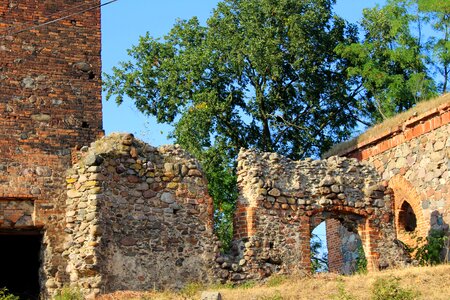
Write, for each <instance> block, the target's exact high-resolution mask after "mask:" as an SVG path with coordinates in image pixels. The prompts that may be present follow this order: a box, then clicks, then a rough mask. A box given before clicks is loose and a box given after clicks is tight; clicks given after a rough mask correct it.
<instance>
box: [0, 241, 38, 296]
mask: <svg viewBox="0 0 450 300" xmlns="http://www.w3.org/2000/svg"><path fill="white" fill-rule="evenodd" d="M41 242H42V235H41V234H39V233H30V234H29V233H27V234H8V235H5V234H0V270H1V271H0V288H4V287H6V288H7V289H8V291H9V293H12V294H14V295H16V296H19V297H20V299H21V300H22V299H24V300H27V299H30V300H34V299H39V268H40V250H41Z"/></svg>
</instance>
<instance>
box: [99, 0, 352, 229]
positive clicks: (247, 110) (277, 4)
mask: <svg viewBox="0 0 450 300" xmlns="http://www.w3.org/2000/svg"><path fill="white" fill-rule="evenodd" d="M334 3H335V1H334V0H279V1H274V0H226V1H223V2H220V3H219V4H218V6H217V8H216V9H215V10H214V11H213V14H212V16H211V17H210V18H209V19H208V21H207V25H206V26H201V25H200V24H199V21H198V20H197V18H192V19H190V20H180V21H178V22H177V23H176V24H175V25H174V27H173V28H172V29H171V31H170V32H169V33H168V34H167V35H166V36H164V38H163V39H155V38H153V37H151V36H150V35H149V34H147V35H146V36H144V37H141V38H140V41H139V44H138V45H137V46H134V47H132V48H131V49H130V50H129V52H128V54H129V56H130V60H129V61H127V62H122V63H121V64H120V66H118V67H115V68H114V69H113V71H112V74H110V75H108V74H106V75H105V76H104V77H105V81H104V88H105V90H106V91H107V98H108V99H109V98H111V97H115V99H116V101H117V103H118V104H120V103H122V100H123V97H124V96H128V97H130V98H132V99H133V100H134V101H135V105H136V107H137V108H138V109H139V110H140V111H142V112H144V113H146V114H148V115H154V116H156V118H157V120H158V121H159V122H164V123H169V124H172V125H173V126H174V131H173V133H172V137H173V138H174V139H175V140H176V142H177V143H179V144H181V145H182V146H183V147H184V148H185V149H187V150H188V151H189V152H191V153H192V154H193V155H194V156H196V157H197V158H198V159H199V160H200V162H201V163H202V165H203V167H204V170H205V173H206V174H207V177H208V180H209V189H210V193H211V194H212V195H213V198H214V202H215V207H216V209H217V212H218V213H217V214H216V217H217V221H224V220H225V221H226V222H225V224H221V223H219V225H218V230H223V231H225V232H230V230H229V225H230V220H231V219H230V218H228V219H227V216H228V217H229V216H230V212H231V211H232V210H233V205H234V202H235V199H236V195H237V193H236V187H235V186H236V184H235V183H236V177H235V174H234V160H235V158H236V156H237V153H238V151H239V149H240V147H246V148H249V147H254V148H257V149H260V150H263V151H274V152H275V151H276V152H279V153H281V154H284V155H287V156H289V157H291V158H294V159H298V158H302V157H305V156H308V155H318V154H320V153H322V152H324V151H326V150H327V149H328V148H329V147H330V146H331V145H332V144H334V143H336V142H339V141H342V140H344V139H347V138H348V137H349V135H350V133H351V132H352V130H353V128H354V127H355V125H356V121H357V114H358V111H357V105H356V101H355V97H354V95H353V94H349V93H348V91H349V86H348V85H349V82H348V80H347V76H346V73H345V70H346V68H347V65H346V60H342V59H340V57H339V56H338V55H337V54H336V53H335V52H334V48H335V47H336V46H337V45H338V44H344V45H346V44H350V43H353V42H354V41H356V38H355V36H356V29H355V27H354V26H349V25H348V24H347V23H346V22H345V21H344V20H343V19H341V18H339V17H337V16H335V15H334V14H333V12H332V5H333V4H334ZM224 216H225V217H224ZM222 225H223V226H222Z"/></svg>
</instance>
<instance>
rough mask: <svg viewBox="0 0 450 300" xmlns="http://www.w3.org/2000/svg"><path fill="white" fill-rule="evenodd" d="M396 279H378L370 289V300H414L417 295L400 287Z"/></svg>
mask: <svg viewBox="0 0 450 300" xmlns="http://www.w3.org/2000/svg"><path fill="white" fill-rule="evenodd" d="M399 281H400V279H399V278H398V277H392V276H390V277H388V278H378V279H377V280H376V281H375V283H374V285H373V287H372V297H371V299H372V300H386V299H389V300H414V299H417V297H418V293H417V292H415V291H413V290H411V289H406V288H402V287H400V284H399Z"/></svg>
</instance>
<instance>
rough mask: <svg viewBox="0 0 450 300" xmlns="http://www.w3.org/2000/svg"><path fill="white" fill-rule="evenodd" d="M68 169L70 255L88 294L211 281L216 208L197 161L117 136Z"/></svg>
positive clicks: (174, 149) (75, 277)
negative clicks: (214, 208)
mask: <svg viewBox="0 0 450 300" xmlns="http://www.w3.org/2000/svg"><path fill="white" fill-rule="evenodd" d="M82 150H83V151H84V152H81V154H82V159H81V160H80V162H79V163H78V164H76V165H75V166H74V168H73V169H72V170H71V171H70V172H69V174H68V177H67V181H68V183H69V186H68V188H69V190H68V196H69V198H68V200H67V213H66V216H67V217H66V223H67V227H66V231H67V232H69V233H70V234H69V237H68V238H67V241H66V251H65V252H64V256H65V257H67V258H68V260H69V264H68V270H69V272H70V276H71V282H72V284H75V285H78V286H81V287H82V288H83V289H84V292H85V293H89V292H91V293H99V292H111V291H116V290H149V289H153V288H157V289H159V288H180V287H182V286H183V285H185V284H187V283H189V282H208V281H211V280H212V279H213V274H212V267H213V264H214V259H215V257H216V254H217V253H218V247H217V239H216V238H215V237H214V234H213V224H212V219H213V216H212V214H213V206H212V200H211V198H210V196H209V195H208V193H207V187H206V180H205V178H204V176H203V174H202V172H201V170H200V169H199V166H198V163H197V162H196V160H194V159H193V158H192V157H191V156H189V155H188V154H187V153H186V152H184V151H183V150H181V149H180V147H179V146H163V147H160V148H158V149H156V148H153V147H151V146H149V145H147V144H144V143H142V142H140V141H138V140H134V139H133V137H132V135H124V134H112V135H110V136H108V137H105V138H103V139H101V140H99V141H97V142H96V143H94V144H92V146H91V147H90V148H89V149H82Z"/></svg>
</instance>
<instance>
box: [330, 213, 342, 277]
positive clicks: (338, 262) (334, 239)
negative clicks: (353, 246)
mask: <svg viewBox="0 0 450 300" xmlns="http://www.w3.org/2000/svg"><path fill="white" fill-rule="evenodd" d="M340 226H341V223H340V222H339V221H338V220H335V219H329V220H327V221H326V233H327V249H328V269H329V271H330V272H332V273H340V272H341V269H342V265H343V264H344V258H343V257H342V251H341V246H342V245H341V237H340V235H339V227H340Z"/></svg>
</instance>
